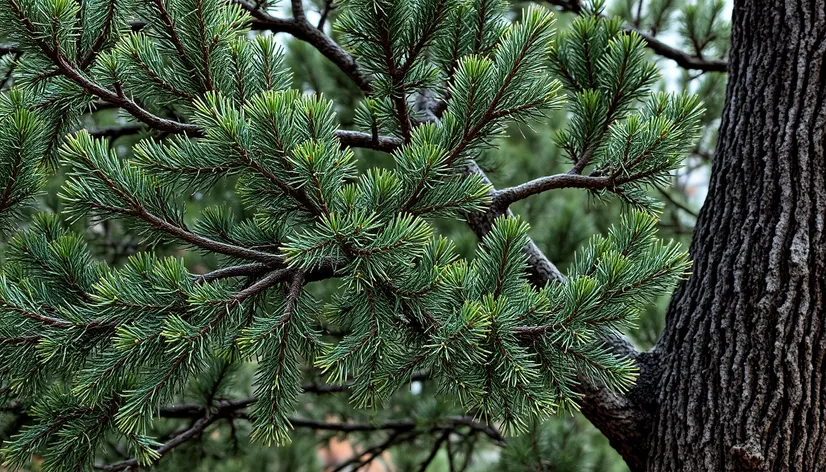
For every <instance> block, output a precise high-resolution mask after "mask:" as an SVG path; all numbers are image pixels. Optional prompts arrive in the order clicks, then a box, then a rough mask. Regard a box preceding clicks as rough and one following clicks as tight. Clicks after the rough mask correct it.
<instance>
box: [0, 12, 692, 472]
mask: <svg viewBox="0 0 826 472" xmlns="http://www.w3.org/2000/svg"><path fill="white" fill-rule="evenodd" d="M268 7H269V5H266V4H262V3H261V2H259V3H256V4H253V3H250V2H246V1H243V0H242V1H236V2H229V1H223V0H152V1H145V2H137V1H133V0H104V1H84V2H80V3H77V2H74V1H71V0H34V1H24V0H3V3H2V5H0V35H2V36H4V37H6V38H8V39H9V41H12V42H13V43H15V44H17V45H18V48H19V58H18V59H17V61H16V63H15V69H14V71H13V79H14V87H13V88H11V89H10V90H9V91H8V92H6V93H4V94H2V101H0V129H2V130H3V132H2V133H0V149H2V150H3V151H2V152H3V153H4V155H3V159H2V161H0V166H2V167H0V168H2V172H0V182H2V185H3V188H4V190H3V193H2V196H0V210H2V213H1V214H2V222H3V227H4V228H5V229H6V231H7V233H8V234H9V235H10V239H9V243H8V249H7V251H6V258H5V259H6V260H5V261H4V264H3V269H2V271H3V275H2V278H0V360H2V363H0V364H2V365H3V366H4V367H3V368H2V370H0V382H2V383H0V389H2V392H4V393H3V397H4V399H5V401H7V402H9V403H15V404H19V405H22V406H23V408H25V410H26V412H27V414H29V415H31V416H32V417H33V418H34V421H33V422H32V423H31V424H29V425H27V426H25V427H24V428H22V430H21V431H20V432H19V433H18V434H17V435H16V436H15V437H14V438H13V439H12V440H10V441H7V442H6V443H5V444H4V446H3V452H2V454H3V459H4V461H5V463H6V464H7V465H9V466H11V467H20V466H24V465H25V464H27V463H28V462H29V460H30V458H31V456H32V455H33V454H37V455H38V456H39V457H42V458H43V459H44V463H43V466H44V468H45V469H46V470H78V469H79V470H85V469H89V468H92V467H93V466H95V465H98V466H100V465H101V463H100V462H99V461H97V458H98V457H100V456H101V452H100V451H101V449H102V448H103V447H104V446H105V445H106V444H108V443H111V442H113V441H114V442H115V443H116V444H118V445H119V447H121V448H122V449H125V450H126V451H128V455H129V456H130V457H131V459H126V460H124V461H121V462H118V463H114V464H110V465H108V466H105V467H107V470H124V469H128V468H130V467H133V466H136V465H149V464H153V463H156V462H158V461H159V460H160V459H161V458H162V456H163V455H164V454H166V453H168V452H169V451H170V450H172V449H174V448H175V447H176V446H178V445H180V444H182V443H184V442H186V441H187V440H189V439H192V438H194V437H196V436H198V435H200V434H201V433H202V432H203V431H204V430H205V429H206V428H207V427H208V426H210V425H212V424H214V423H216V422H219V421H222V420H228V421H232V420H234V419H237V418H242V419H249V420H250V422H251V429H250V437H251V438H252V440H253V441H256V442H260V443H263V444H277V445H281V444H284V443H286V442H288V441H289V440H290V438H291V430H292V429H293V428H294V427H303V426H307V427H310V428H312V427H317V428H318V429H324V424H321V425H319V424H318V423H314V421H315V420H311V419H308V418H302V417H297V416H296V415H295V414H294V413H295V411H296V409H297V408H298V407H299V405H298V399H299V397H300V395H301V394H302V392H303V391H307V390H311V389H313V388H328V389H334V388H343V389H345V390H346V391H347V392H349V400H350V403H351V404H352V405H353V406H355V407H357V408H365V409H380V408H382V407H383V406H384V405H387V404H388V402H389V401H390V399H391V397H392V396H393V395H394V394H396V393H397V392H398V391H400V390H402V389H404V388H405V387H406V386H407V385H409V384H410V382H411V380H413V379H421V378H425V377H426V378H427V379H429V381H432V382H433V383H435V385H437V386H438V392H439V396H440V398H443V399H447V400H450V401H452V402H454V403H455V405H456V406H457V407H458V408H460V409H461V410H462V411H463V412H465V413H466V414H467V416H459V417H455V416H451V417H437V418H431V419H429V420H428V421H422V422H413V423H410V422H406V423H405V422H397V423H395V424H390V423H388V424H387V425H385V426H387V429H388V430H392V431H394V432H393V434H392V435H391V436H390V437H389V439H388V444H390V445H392V444H393V442H394V441H395V442H398V443H402V442H405V441H409V440H412V439H413V438H415V437H416V436H417V435H420V434H425V433H427V434H431V433H436V432H439V431H442V432H444V431H447V432H449V431H452V430H453V429H455V428H458V427H467V426H469V427H472V428H477V429H479V430H483V431H486V433H487V434H488V435H489V436H491V437H492V438H494V439H496V440H500V439H502V435H504V436H511V435H519V434H520V433H522V432H524V431H526V430H531V429H535V425H536V422H537V421H540V420H542V419H544V418H547V417H548V416H550V415H554V414H556V413H558V412H564V411H569V410H574V409H576V408H577V404H578V403H577V402H578V399H579V398H580V395H581V393H580V390H579V389H580V387H581V385H583V384H587V385H600V386H603V387H605V388H607V389H610V390H617V391H621V390H623V389H626V388H628V387H629V386H630V385H632V384H633V382H634V380H635V376H636V373H637V370H636V367H635V366H634V363H633V362H632V361H631V360H630V359H627V358H624V357H623V356H621V355H618V354H616V353H615V352H614V351H612V350H611V349H610V348H609V343H607V342H606V340H609V339H613V338H616V337H618V336H621V335H622V334H623V333H624V332H626V331H627V329H628V328H630V327H632V326H633V325H634V322H635V320H636V318H637V317H638V315H639V313H640V311H641V310H643V309H645V308H646V307H647V306H648V305H650V304H651V302H652V300H653V299H655V298H656V297H657V296H659V295H661V294H663V293H667V292H668V290H669V289H670V288H671V287H672V285H673V283H674V282H675V281H676V280H677V279H679V278H680V277H682V276H683V275H685V273H686V270H687V267H688V260H687V256H686V254H685V253H684V252H683V251H682V250H681V249H680V247H679V245H678V244H672V243H664V242H662V241H660V240H659V239H657V237H656V223H657V216H656V215H657V213H658V210H659V208H660V206H659V205H658V203H657V202H656V201H655V200H654V199H652V198H651V196H650V195H651V194H650V193H649V192H648V191H647V190H648V189H649V188H651V187H653V186H662V185H665V184H667V183H668V179H669V175H670V173H671V172H672V171H673V170H675V169H676V168H677V167H678V166H679V165H680V163H681V162H682V159H683V157H684V156H685V154H686V153H687V152H689V151H690V150H691V149H692V148H693V147H694V145H695V141H696V140H697V138H698V133H699V124H700V120H701V117H702V112H703V109H702V107H701V106H700V105H699V103H698V101H697V100H696V98H695V97H693V96H691V95H687V94H666V93H655V92H654V91H653V90H652V87H653V86H654V83H655V80H656V79H657V69H656V67H655V66H654V65H653V64H652V63H651V62H650V61H649V60H648V58H647V55H646V49H645V48H646V43H645V41H644V40H643V39H642V38H641V37H640V36H639V35H638V34H636V33H633V32H631V33H629V32H626V31H624V30H623V28H622V24H621V22H620V21H619V20H616V19H608V18H606V17H605V16H604V14H603V13H604V11H603V5H602V4H601V3H600V2H595V3H594V4H593V5H591V6H590V7H588V8H586V9H584V10H583V11H582V12H581V15H580V16H579V17H578V18H577V19H576V20H574V21H573V22H572V24H571V25H570V26H569V27H568V28H567V29H565V30H564V31H561V32H559V33H557V32H556V31H555V29H554V15H553V13H552V12H551V11H550V10H547V9H545V8H543V7H538V6H531V7H529V8H527V9H525V10H524V11H522V12H521V14H520V16H519V19H518V21H511V20H510V19H509V17H508V14H507V13H508V10H507V9H506V5H505V4H504V3H503V2H500V1H496V0H493V1H491V0H477V1H467V2H451V1H445V0H420V1H399V0H396V1H391V0H347V1H342V2H340V3H339V4H338V5H337V7H338V9H339V11H338V15H337V18H336V23H335V27H336V31H337V33H338V34H339V35H340V38H341V43H342V45H343V47H344V48H345V49H346V50H347V51H348V52H345V49H341V48H339V47H338V46H337V45H336V43H335V42H333V40H332V39H331V38H329V37H327V36H326V35H324V33H323V32H321V30H319V29H314V28H313V27H311V26H310V25H309V23H308V22H307V19H306V16H305V13H304V11H303V9H302V7H301V3H300V2H293V5H292V9H293V15H294V16H293V19H292V20H279V19H278V18H275V17H273V16H272V15H271V14H270V13H269V12H268V11H269V10H268ZM256 21H258V22H269V24H271V26H272V28H271V29H279V28H280V29H281V30H283V31H287V32H291V33H293V34H295V36H296V37H298V38H300V39H303V40H305V41H307V42H310V43H311V44H314V45H316V46H317V47H319V49H320V50H321V51H322V52H323V53H324V54H325V55H326V56H327V57H328V58H329V59H332V60H333V61H334V62H335V63H336V64H338V65H340V66H341V67H342V70H343V72H344V73H345V74H346V75H348V76H350V77H351V78H353V79H354V80H355V82H356V83H357V84H358V85H359V86H360V87H361V89H362V90H363V91H364V92H365V98H364V99H363V100H362V101H361V102H360V103H359V104H358V107H357V108H356V110H355V113H354V115H353V119H352V122H353V124H354V125H355V126H356V127H358V129H359V130H358V131H352V130H342V129H340V128H339V120H338V118H337V114H336V110H337V108H336V104H335V103H334V102H332V101H330V100H328V99H326V98H324V96H321V95H318V94H312V95H311V94H301V93H300V92H298V91H296V90H294V89H291V88H290V85H291V76H290V72H289V70H288V69H287V67H286V65H285V61H284V59H283V55H282V53H281V51H280V48H279V45H278V43H277V42H276V41H275V40H274V38H273V37H272V36H271V35H253V34H251V32H250V26H251V25H252V24H254V22H256ZM698 52H699V51H698ZM350 54H352V56H351V55H350ZM103 107H117V108H119V109H120V110H121V111H122V112H123V114H124V119H125V120H127V122H128V126H129V127H130V129H136V130H140V131H141V132H142V133H143V136H142V139H140V140H139V141H138V142H136V143H135V144H134V146H131V147H128V148H127V149H122V147H121V146H114V145H113V143H112V142H111V141H110V140H109V139H108V138H107V137H106V135H107V134H108V133H107V132H106V131H105V130H99V129H89V130H87V129H85V127H84V126H83V125H84V115H85V114H86V113H87V112H88V111H90V110H95V109H100V108H103ZM563 107H565V108H566V110H567V112H568V114H569V116H570V121H569V123H568V125H567V126H566V127H565V129H564V131H562V132H561V133H560V134H559V136H558V137H557V142H558V144H559V146H560V148H561V149H562V150H563V151H564V154H565V156H566V158H567V160H568V161H569V162H570V165H571V168H570V170H569V171H567V172H564V173H560V174H554V175H550V176H545V177H539V178H537V179H534V180H531V181H528V182H525V183H522V184H519V185H515V186H512V187H508V188H503V189H495V188H493V186H492V184H491V182H490V181H489V180H488V179H487V177H486V176H485V174H484V172H483V171H482V170H481V169H480V168H479V167H478V166H477V165H476V162H477V161H478V160H480V159H481V158H482V157H483V156H484V154H485V153H486V151H488V150H490V149H492V148H494V147H495V146H497V143H498V142H499V140H500V139H501V138H502V137H503V136H504V135H505V133H506V131H507V126H509V125H511V124H513V123H520V124H526V125H531V124H532V123H536V122H541V121H542V120H544V119H547V116H548V113H550V112H552V111H554V110H560V109H562V108H563ZM357 148H367V149H372V150H375V151H380V152H382V153H384V154H385V155H386V156H385V163H384V165H381V166H375V167H370V168H364V167H363V166H361V165H359V164H360V161H359V156H360V154H357V153H356V152H355V151H354V149H357ZM359 152H360V151H359ZM6 154H7V155H6ZM59 169H64V170H65V179H64V181H63V184H62V188H61V191H60V197H61V201H62V205H64V208H63V211H62V212H61V213H60V214H59V215H58V214H40V215H37V216H33V217H30V218H29V217H26V216H25V212H24V206H25V205H26V204H29V203H31V202H32V201H33V196H35V195H37V193H38V192H39V191H41V189H42V188H43V186H44V182H45V180H46V178H47V177H48V176H50V175H52V174H54V173H55V172H59ZM229 185H232V186H234V187H233V188H234V193H235V195H237V198H238V199H239V201H240V202H241V203H242V205H243V211H242V212H240V214H239V212H237V211H233V208H229V207H226V206H215V207H209V208H206V209H204V210H203V211H202V212H200V214H197V215H193V214H191V212H190V211H188V210H189V209H188V208H187V207H186V205H185V202H184V199H183V198H182V196H183V195H187V194H192V193H195V192H199V193H203V194H209V193H210V192H213V191H215V189H217V188H225V187H227V186H229ZM560 188H580V189H584V190H587V191H589V192H590V194H591V195H592V196H593V197H595V198H596V199H598V200H606V201H607V200H609V199H615V200H618V201H620V202H622V203H623V208H624V210H623V215H622V218H621V219H620V221H619V222H618V223H617V224H616V225H614V226H613V227H612V228H611V230H610V231H609V232H608V234H606V235H605V236H599V235H597V236H594V237H593V238H592V239H591V240H589V241H588V242H587V244H585V245H584V246H583V247H582V248H581V249H580V250H579V251H578V252H577V255H576V257H575V260H574V262H573V263H572V264H571V267H570V268H569V270H568V271H567V274H566V275H564V276H563V275H562V274H561V273H560V272H559V271H558V270H557V269H556V268H555V266H554V265H553V264H551V263H550V262H549V261H548V260H547V259H545V258H544V256H543V255H542V254H541V253H539V252H538V250H537V248H536V246H535V245H534V244H533V241H531V239H530V238H529V237H528V225H527V223H526V222H524V221H523V220H522V219H520V218H519V217H517V216H514V215H513V214H512V213H511V212H510V211H509V210H508V207H509V206H510V205H511V204H514V203H516V202H519V201H521V200H524V199H526V198H528V197H530V196H533V195H537V194H539V193H542V192H546V191H549V190H553V189H560ZM480 215H482V216H481V217H480ZM440 220H453V221H456V220H466V221H468V222H469V223H470V224H471V225H472V226H473V227H474V230H476V232H477V233H478V234H480V236H482V238H481V241H480V243H479V246H478V248H477V250H476V251H475V254H474V256H473V257H472V258H466V257H460V255H459V254H458V253H457V251H456V248H455V244H454V243H453V242H452V241H450V240H449V239H446V238H444V237H441V236H440V235H438V234H437V231H436V229H435V228H436V227H437V226H436V223H437V222H438V221H440ZM24 221H25V224H24ZM111 221H117V222H120V223H122V224H124V225H126V227H127V228H128V229H129V231H130V232H134V234H138V235H140V237H141V238H142V239H143V240H144V241H145V242H146V243H147V244H149V248H150V249H149V250H148V251H146V252H142V253H139V254H137V255H134V256H132V257H130V258H129V259H128V261H126V263H125V264H122V265H112V264H107V263H105V262H103V261H101V260H100V259H99V258H96V257H95V255H94V254H93V253H92V251H91V250H90V248H89V247H88V245H87V242H86V241H85V240H84V237H83V236H82V235H81V234H78V233H77V232H75V231H73V230H71V229H70V228H68V226H67V225H69V224H74V225H75V226H77V225H78V224H80V225H87V226H88V225H97V224H102V223H106V222H111ZM163 244H177V245H180V246H182V247H184V248H186V249H187V250H189V251H192V252H195V253H198V254H202V255H203V256H204V257H218V258H219V260H220V263H221V267H220V268H217V269H215V270H214V271H211V272H208V273H204V274H195V273H192V272H191V270H190V269H188V268H187V266H186V264H185V263H184V261H183V260H182V259H181V258H180V257H163V256H162V255H161V254H159V251H153V250H151V248H152V247H154V246H159V245H163ZM537 260H539V261H540V265H541V266H542V267H544V274H545V281H544V282H545V283H537V277H536V274H535V273H531V272H530V271H529V262H530V263H531V264H530V267H532V268H533V270H534V272H536V266H537V265H536V261H537ZM244 364H252V365H254V366H255V376H254V379H253V381H252V384H253V387H252V388H253V389H254V392H253V395H252V396H250V397H249V398H243V399H238V398H235V399H231V398H224V397H222V396H221V395H219V391H220V389H221V388H222V384H223V383H224V381H225V379H226V378H227V377H229V376H230V373H231V371H232V370H233V369H238V368H239V367H238V366H239V365H244ZM320 375H323V376H324V377H325V378H326V379H327V380H326V381H327V382H328V383H327V384H324V386H323V387H318V386H315V387H314V386H313V385H315V384H310V385H308V384H306V383H304V381H305V379H315V378H316V377H318V376H320ZM192 389H195V390H196V391H199V392H201V394H202V395H201V401H202V402H203V403H202V404H201V405H196V406H195V407H182V406H181V405H180V403H181V401H182V400H183V399H184V398H185V396H186V394H187V392H189V391H190V390H192ZM176 415H183V416H186V415H191V416H193V415H194V416H193V417H194V419H195V421H193V423H192V425H191V426H190V427H189V428H187V429H186V430H184V431H182V432H177V433H173V438H172V439H170V440H167V441H162V440H161V439H160V436H161V435H160V434H159V429H158V428H159V423H160V422H161V421H162V420H161V419H159V417H164V416H167V417H170V416H171V417H176ZM347 424H348V423H342V424H338V425H337V426H336V425H334V426H335V427H338V428H339V429H338V430H339V431H343V432H347V431H348V426H347ZM491 425H494V426H495V428H494V426H491ZM391 426H392V427H391ZM327 427H331V426H330V425H327ZM335 427H332V428H333V429H334V430H335ZM394 428H395V429H394ZM350 429H352V431H359V429H358V428H356V427H353V426H351V427H350ZM373 429H374V430H381V429H382V428H379V427H374V428H373ZM363 430H364V431H369V430H370V428H366V429H363ZM500 431H501V435H500ZM445 434H448V433H445ZM388 447H389V446H388Z"/></svg>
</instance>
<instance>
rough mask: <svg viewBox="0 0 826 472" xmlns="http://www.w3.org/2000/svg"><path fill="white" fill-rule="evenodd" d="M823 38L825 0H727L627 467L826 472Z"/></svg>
mask: <svg viewBox="0 0 826 472" xmlns="http://www.w3.org/2000/svg"><path fill="white" fill-rule="evenodd" d="M825 51H826V2H823V0H806V1H803V0H789V1H787V2H785V3H784V2H776V1H772V0H738V1H736V2H735V6H734V13H733V31H732V50H731V54H730V60H729V72H730V75H729V83H728V90H727V94H726V104H725V109H724V112H723V118H722V123H721V129H720V135H719V143H718V147H717V152H716V154H715V160H714V164H713V170H712V176H711V183H710V187H709V194H708V197H707V200H706V203H705V205H704V207H703V209H702V211H701V212H700V216H699V219H698V221H697V227H696V230H695V234H694V239H693V242H692V246H691V255H692V258H693V260H694V267H693V274H692V275H691V277H690V278H689V279H688V280H687V281H685V282H684V283H683V284H681V286H680V287H679V288H678V290H677V291H676V293H675V295H674V298H673V300H672V303H671V306H670V308H669V311H668V319H667V323H666V329H665V332H664V334H663V337H662V339H661V340H660V342H659V344H658V346H657V347H656V349H655V350H654V351H653V352H652V353H651V355H652V356H656V357H657V358H659V360H660V362H661V364H662V365H661V367H662V371H661V376H660V378H659V386H658V388H657V390H658V396H657V398H656V402H655V404H656V408H655V409H656V411H655V412H654V415H655V421H654V423H653V427H652V429H651V431H650V432H649V434H648V447H647V450H646V451H645V456H646V457H645V459H646V460H645V462H646V463H645V466H644V467H643V466H642V464H639V463H636V464H635V465H636V467H635V468H637V469H642V468H645V469H647V470H649V471H676V470H682V471H706V470H715V471H716V470H771V471H810V470H826V443H825V442H824V440H826V426H825V425H824V421H826V375H824V373H825V372H824V367H825V366H824V363H823V360H824V354H826V326H824V325H825V324H826V306H825V305H824V304H825V303H826V299H824V298H826V297H825V296H826V228H824V226H826V151H825V149H824V148H826V141H825V139H826V138H825V136H826V64H824V52H825ZM631 459H632V461H633V460H634V458H633V457H632V458H631ZM636 459H639V457H637V458H636Z"/></svg>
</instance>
